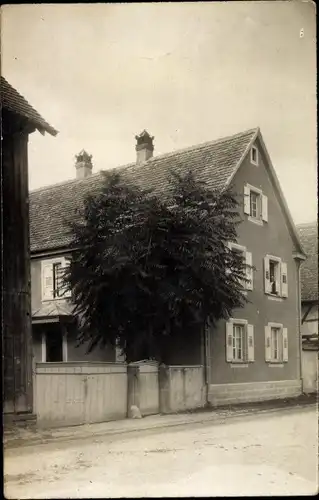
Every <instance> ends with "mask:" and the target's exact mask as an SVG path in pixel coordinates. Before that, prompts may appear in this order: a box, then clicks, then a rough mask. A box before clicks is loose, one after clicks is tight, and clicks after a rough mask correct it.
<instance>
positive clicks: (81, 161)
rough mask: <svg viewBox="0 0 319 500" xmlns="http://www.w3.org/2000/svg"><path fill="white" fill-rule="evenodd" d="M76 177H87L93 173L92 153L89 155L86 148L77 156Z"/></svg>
mask: <svg viewBox="0 0 319 500" xmlns="http://www.w3.org/2000/svg"><path fill="white" fill-rule="evenodd" d="M75 168H76V178H77V179H85V178H86V177H89V176H90V175H91V174H92V169H93V165H92V155H89V154H88V153H87V152H86V151H85V150H84V149H82V151H81V152H80V153H79V154H78V155H76V156H75Z"/></svg>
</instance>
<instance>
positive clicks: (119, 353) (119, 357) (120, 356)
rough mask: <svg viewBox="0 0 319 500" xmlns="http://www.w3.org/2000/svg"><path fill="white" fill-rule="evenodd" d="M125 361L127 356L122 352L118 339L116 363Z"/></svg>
mask: <svg viewBox="0 0 319 500" xmlns="http://www.w3.org/2000/svg"><path fill="white" fill-rule="evenodd" d="M124 361H125V356H124V354H122V349H121V347H120V345H119V340H118V339H117V340H116V346H115V362H116V363H122V362H124Z"/></svg>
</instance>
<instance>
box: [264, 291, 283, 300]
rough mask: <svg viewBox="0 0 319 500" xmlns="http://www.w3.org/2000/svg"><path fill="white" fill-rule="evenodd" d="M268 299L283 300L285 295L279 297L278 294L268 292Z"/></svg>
mask: <svg viewBox="0 0 319 500" xmlns="http://www.w3.org/2000/svg"><path fill="white" fill-rule="evenodd" d="M267 297H268V300H274V301H275V302H283V301H284V299H283V297H278V295H272V294H270V293H269V294H267Z"/></svg>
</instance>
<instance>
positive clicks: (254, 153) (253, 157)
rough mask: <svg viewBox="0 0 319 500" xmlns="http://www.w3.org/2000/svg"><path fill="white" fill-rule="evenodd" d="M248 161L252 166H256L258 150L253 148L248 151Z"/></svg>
mask: <svg viewBox="0 0 319 500" xmlns="http://www.w3.org/2000/svg"><path fill="white" fill-rule="evenodd" d="M250 161H251V163H252V164H253V165H258V149H257V148H256V146H253V147H252V148H251V150H250Z"/></svg>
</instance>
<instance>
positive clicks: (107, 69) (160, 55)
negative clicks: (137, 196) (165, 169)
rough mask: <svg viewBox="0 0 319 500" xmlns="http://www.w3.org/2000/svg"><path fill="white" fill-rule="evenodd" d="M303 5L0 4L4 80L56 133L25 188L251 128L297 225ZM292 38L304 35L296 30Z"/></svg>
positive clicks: (310, 52)
mask: <svg viewBox="0 0 319 500" xmlns="http://www.w3.org/2000/svg"><path fill="white" fill-rule="evenodd" d="M315 22H316V11H315V5H314V3H312V2H303V1H299V0H298V1H291V2H281V1H276V2H272V1H271V2H259V1H258V2H254V1H247V2H245V1H238V2H211V3H210V2H205V3H153V4H147V3H145V4H142V3H135V4H133V3H132V4H106V3H104V4H64V5H63V4H61V5H59V4H56V5H55V4H51V5H50V4H47V5H45V4H29V5H5V6H2V7H1V49H2V54H1V56H2V61H1V64H2V68H1V70H2V74H3V76H5V78H7V80H8V81H9V83H11V85H13V86H14V87H15V88H16V89H17V90H18V91H19V92H20V93H21V94H22V95H24V96H25V97H26V98H27V100H28V101H29V102H30V103H31V104H32V105H33V107H34V108H35V109H36V110H37V111H38V112H39V113H40V114H41V115H42V116H43V117H44V118H45V119H46V120H47V121H48V122H49V123H50V125H52V126H54V127H55V128H56V129H57V130H58V131H59V134H58V135H57V136H56V137H55V138H54V137H51V136H49V135H48V134H46V135H45V136H44V137H43V136H42V135H41V134H39V133H34V134H32V135H31V136H30V140H29V185H30V189H34V188H38V187H40V186H45V185H48V184H53V183H57V182H61V181H64V180H69V179H72V178H74V177H75V167H74V162H75V155H76V154H77V153H79V152H80V151H81V150H82V149H83V148H84V149H86V150H87V151H88V152H89V153H90V154H92V156H93V158H92V161H93V165H94V170H93V171H94V172H97V171H99V170H102V169H108V168H112V167H115V166H118V165H122V164H126V163H130V162H134V161H135V158H136V153H135V135H136V134H138V133H140V132H141V131H142V130H143V129H147V130H148V131H149V132H150V134H151V135H153V136H155V140H154V145H155V151H154V154H155V155H156V154H161V153H166V152H169V151H172V150H176V149H180V148H183V147H187V146H191V145H195V144H198V143H201V142H205V141H209V140H213V139H217V138H220V137H223V136H227V135H231V134H235V133H238V132H241V131H243V130H246V129H249V128H253V127H256V126H259V127H260V128H261V132H262V135H263V138H264V140H265V143H266V146H267V149H268V152H269V154H270V157H271V159H272V162H273V165H274V167H275V170H276V172H277V175H278V178H279V181H280V183H281V186H282V189H283V192H284V195H285V197H286V200H287V202H288V206H289V208H290V211H291V213H292V216H293V218H294V220H295V222H296V223H301V222H310V221H312V220H315V219H316V218H317V147H316V141H317V123H316V24H315ZM301 30H302V31H301Z"/></svg>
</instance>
